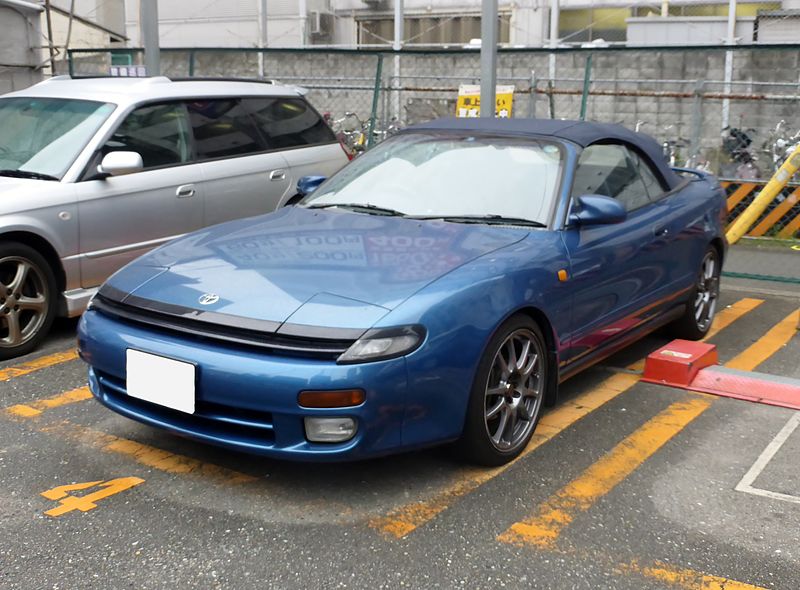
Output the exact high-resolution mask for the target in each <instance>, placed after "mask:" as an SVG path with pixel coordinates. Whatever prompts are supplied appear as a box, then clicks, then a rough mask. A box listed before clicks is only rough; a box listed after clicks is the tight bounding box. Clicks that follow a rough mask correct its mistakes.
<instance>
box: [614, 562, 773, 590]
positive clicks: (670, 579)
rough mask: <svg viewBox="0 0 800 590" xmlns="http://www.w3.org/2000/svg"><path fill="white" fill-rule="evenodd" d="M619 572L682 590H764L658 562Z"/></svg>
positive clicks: (634, 564) (634, 563)
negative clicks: (641, 576) (637, 575)
mask: <svg viewBox="0 0 800 590" xmlns="http://www.w3.org/2000/svg"><path fill="white" fill-rule="evenodd" d="M619 570H620V571H622V572H633V573H638V574H641V575H643V576H645V577H648V578H653V579H656V580H659V581H661V582H667V583H668V584H671V585H673V586H677V587H679V588H683V589H684V590H766V589H765V588H762V587H761V586H753V585H751V584H745V583H744V582H737V581H736V580H731V579H730V578H720V577H718V576H710V575H708V574H702V573H700V572H696V571H694V570H690V569H680V568H676V567H672V566H670V565H666V564H664V563H659V562H656V563H655V564H653V565H651V566H642V565H640V564H639V563H638V562H633V563H630V564H626V565H623V566H620V567H619Z"/></svg>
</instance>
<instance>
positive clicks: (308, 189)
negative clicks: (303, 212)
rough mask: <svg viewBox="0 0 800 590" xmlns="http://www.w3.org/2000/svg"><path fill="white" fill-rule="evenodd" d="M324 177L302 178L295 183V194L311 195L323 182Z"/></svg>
mask: <svg viewBox="0 0 800 590" xmlns="http://www.w3.org/2000/svg"><path fill="white" fill-rule="evenodd" d="M325 180H326V177H325V176H303V177H302V178H301V179H300V180H298V181H297V194H298V195H302V196H304V197H305V196H306V195H310V194H311V193H313V192H314V191H315V190H317V188H318V187H319V185H321V184H322V183H323V182H325Z"/></svg>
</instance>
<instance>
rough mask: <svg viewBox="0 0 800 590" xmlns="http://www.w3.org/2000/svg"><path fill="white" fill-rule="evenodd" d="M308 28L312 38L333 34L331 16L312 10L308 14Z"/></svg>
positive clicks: (327, 13)
mask: <svg viewBox="0 0 800 590" xmlns="http://www.w3.org/2000/svg"><path fill="white" fill-rule="evenodd" d="M308 28H309V32H310V33H311V35H312V36H313V37H327V36H329V35H330V34H331V33H332V32H333V15H332V14H330V13H329V12H321V11H319V10H312V11H311V12H309V14H308Z"/></svg>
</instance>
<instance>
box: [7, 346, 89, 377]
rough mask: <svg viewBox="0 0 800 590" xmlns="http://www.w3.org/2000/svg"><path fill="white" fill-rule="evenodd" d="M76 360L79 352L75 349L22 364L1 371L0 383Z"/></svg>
mask: <svg viewBox="0 0 800 590" xmlns="http://www.w3.org/2000/svg"><path fill="white" fill-rule="evenodd" d="M76 358H78V351H77V350H74V349H73V350H67V351H64V352H57V353H55V354H50V355H47V356H43V357H40V358H38V359H33V360H32V361H28V362H26V363H22V364H21V365H16V366H14V367H8V368H6V369H0V381H9V380H10V379H14V378H15V377H21V376H22V375H27V374H28V373H33V372H34V371H39V370H40V369H46V368H47V367H52V366H53V365H59V364H61V363H66V362H67V361H72V360H75V359H76Z"/></svg>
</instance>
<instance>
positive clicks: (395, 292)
mask: <svg viewBox="0 0 800 590" xmlns="http://www.w3.org/2000/svg"><path fill="white" fill-rule="evenodd" d="M564 148H565V151H566V164H565V179H564V182H562V187H563V188H562V193H561V194H560V196H559V202H558V203H557V206H556V208H555V212H554V219H553V227H552V228H551V229H529V228H520V227H502V226H486V225H467V224H456V223H446V222H442V221H420V220H413V219H405V218H398V217H386V216H377V215H364V214H359V213H355V212H349V211H344V210H336V209H319V210H308V209H304V208H302V207H290V208H286V209H283V210H281V211H278V212H276V213H273V214H270V215H267V216H263V217H258V218H254V219H249V220H242V221H237V222H231V223H227V224H224V225H221V226H217V227H214V228H209V229H206V230H203V231H200V232H197V233H194V234H191V235H189V236H187V237H185V238H182V239H180V240H177V241H175V242H173V243H170V244H168V245H166V246H164V247H162V248H159V249H157V250H155V251H153V252H151V253H150V254H148V255H146V256H144V257H142V258H140V259H139V260H138V261H136V262H134V263H133V264H131V265H129V266H128V267H127V268H125V269H123V270H122V271H120V272H119V273H117V274H116V275H114V276H113V277H112V278H111V279H109V281H108V285H109V286H111V287H113V288H114V289H117V290H118V291H122V292H124V293H132V294H133V295H135V296H136V297H139V298H143V299H147V300H152V301H158V302H161V303H167V304H172V305H177V306H181V307H184V308H188V309H193V310H198V311H200V310H210V311H215V312H221V313H225V314H230V315H234V316H240V317H244V318H253V319H259V320H267V321H269V322H275V323H276V325H280V324H282V323H284V322H286V323H291V324H300V325H306V326H317V327H325V328H347V329H351V330H352V329H356V330H366V329H369V328H373V327H378V328H379V327H391V326H402V325H409V324H420V325H422V326H424V327H425V329H426V331H427V336H426V339H425V341H424V342H423V344H422V345H421V346H420V347H419V348H418V349H417V350H415V351H414V352H413V353H411V354H409V355H407V356H405V357H402V358H397V359H393V360H388V361H380V362H372V363H362V364H353V365H338V364H336V363H335V362H334V361H326V360H312V359H303V358H293V357H289V356H279V355H270V354H266V353H264V352H259V351H257V350H254V349H251V348H245V347H238V346H236V345H228V344H221V343H218V342H212V341H198V340H189V339H188V338H187V337H184V336H181V335H178V334H175V333H171V332H168V331H157V330H154V329H150V328H144V327H141V326H138V325H134V324H132V323H128V322H123V321H119V320H116V319H113V318H110V317H108V316H105V315H104V314H102V313H100V312H98V311H96V310H89V311H87V312H86V313H85V314H84V316H83V318H82V319H81V322H80V325H79V348H80V351H81V355H82V356H83V358H84V359H85V360H86V361H87V362H88V363H89V364H90V365H91V373H90V385H91V387H92V391H93V393H94V394H95V396H96V397H97V398H98V399H99V400H100V401H101V402H102V403H104V404H106V405H107V406H108V407H110V408H111V409H113V410H115V411H117V412H119V413H121V414H124V415H126V416H129V417H131V418H134V419H137V420H140V421H142V422H145V423H148V424H152V425H154V426H159V427H163V428H166V429H169V430H171V431H173V432H176V433H179V434H184V435H187V436H192V437H194V438H198V439H200V440H204V441H206V442H210V443H214V444H220V445H224V446H229V447H232V448H236V449H241V450H246V451H249V452H254V453H261V454H265V455H270V456H276V457H286V458H295V459H308V460H325V459H330V460H341V459H354V458H362V457H368V456H375V455H380V454H385V453H390V452H396V451H399V450H403V449H412V448H418V447H422V446H427V445H432V444H437V443H441V442H446V441H450V440H454V439H456V438H458V436H459V435H460V433H461V430H462V427H463V424H464V417H465V414H466V405H467V399H468V395H469V391H470V387H471V384H472V382H473V379H474V376H475V371H476V366H477V364H478V361H479V359H480V357H481V355H482V353H483V350H484V347H485V346H486V343H487V341H488V340H489V338H490V337H491V335H492V333H493V332H494V331H495V330H496V328H497V327H498V325H499V324H501V323H502V322H503V321H504V320H505V319H506V318H508V317H509V316H511V315H513V314H514V313H517V312H519V311H521V310H524V311H526V312H532V313H536V314H537V315H538V317H540V318H542V321H544V322H545V325H544V326H543V328H544V331H545V333H546V337H547V338H548V341H549V342H548V344H549V345H550V348H551V349H552V358H553V360H554V362H556V363H557V366H558V368H559V371H560V373H561V374H562V375H564V374H567V373H568V372H569V371H570V369H571V368H572V367H576V366H578V365H577V363H580V362H587V360H591V359H594V358H599V357H600V355H602V354H603V353H604V352H605V351H606V350H607V348H603V346H604V345H609V344H610V343H613V342H614V341H618V340H620V339H621V338H623V337H624V336H625V335H627V334H630V333H631V331H632V330H635V329H637V328H641V327H642V326H643V325H645V323H646V322H647V321H648V320H652V319H653V318H655V317H656V316H658V314H662V313H665V312H666V311H668V310H670V309H674V308H675V307H676V306H679V305H681V304H682V303H683V302H684V300H685V299H686V298H687V297H688V293H689V290H690V289H691V287H692V285H693V282H694V278H695V275H696V272H697V270H698V269H699V266H700V261H701V259H702V256H703V254H704V252H705V249H706V248H707V247H708V244H710V243H712V241H713V240H720V243H721V244H723V245H724V237H723V227H722V225H721V213H720V212H721V210H722V209H723V208H724V194H723V192H722V190H721V189H720V188H719V186H718V184H717V183H716V181H715V180H713V178H712V179H709V178H701V177H698V178H697V179H696V180H694V181H691V182H687V183H685V184H684V185H681V186H679V187H678V188H677V189H676V190H675V191H673V192H672V193H670V194H667V195H666V196H664V197H663V198H662V199H661V200H659V201H658V202H657V203H655V204H652V205H649V206H646V207H643V208H641V209H639V210H637V211H634V212H632V213H630V214H628V216H627V219H625V220H624V221H622V222H620V223H608V224H602V225H575V224H570V223H567V219H568V217H569V216H568V212H569V190H568V187H569V186H570V185H571V182H570V178H571V174H572V171H571V169H572V168H573V167H574V163H575V161H576V158H577V156H578V153H579V149H578V148H577V147H576V146H574V145H573V144H571V143H569V142H564ZM612 213H613V212H612ZM665 228H666V229H667V230H668V231H666V232H664V231H663V230H664V229H665ZM562 269H564V270H567V272H568V274H569V280H568V281H566V282H561V281H559V280H558V278H557V273H558V271H559V270H562ZM204 293H214V294H217V295H219V296H220V300H219V301H218V302H217V303H216V304H214V305H211V306H202V305H200V304H199V302H198V299H199V297H200V296H201V295H203V294H204ZM128 348H134V349H137V350H143V351H146V352H150V353H153V354H159V355H163V356H167V357H170V358H176V359H179V360H184V361H188V362H192V363H195V364H196V366H197V367H198V377H197V385H196V387H197V400H198V404H209V403H210V404H217V405H220V406H227V407H230V408H235V409H236V410H238V411H239V413H238V414H237V415H236V416H234V417H231V416H228V417H227V418H225V419H226V420H228V421H229V422H230V421H237V420H238V421H239V422H242V423H248V421H249V426H252V428H251V429H250V430H248V431H246V433H245V434H242V432H244V431H236V432H234V431H232V430H231V431H228V430H225V429H224V428H223V427H222V426H221V425H222V424H223V422H221V421H208V420H199V419H195V418H194V417H192V416H191V415H188V414H180V413H178V412H172V411H167V410H163V409H161V408H160V407H158V406H155V405H151V404H143V403H137V402H134V401H132V400H131V399H130V398H128V397H127V396H125V395H124V383H125V354H126V352H125V351H126V349H128ZM98 376H103V377H104V378H105V379H106V383H107V385H105V386H102V387H101V386H100V384H99V383H98ZM353 387H359V388H363V389H365V390H366V392H367V398H366V402H365V403H364V404H362V405H361V406H359V407H357V408H348V409H346V410H336V409H326V410H308V409H301V408H300V407H299V406H298V405H297V402H296V399H297V394H298V392H299V391H301V390H304V389H316V388H319V389H339V388H344V389H347V388H353ZM115 388H116V389H115ZM214 407H217V406H214ZM251 414H252V417H251V418H248V416H250V415H251ZM314 414H318V415H334V416H351V417H354V418H356V419H357V421H358V425H359V431H358V435H357V436H356V438H355V439H353V440H352V441H349V442H347V443H343V444H336V445H327V444H313V443H309V442H307V441H306V440H305V437H304V433H303V421H302V418H303V416H309V415H314ZM237 416H238V417H237ZM251 431H252V432H256V433H257V434H255V435H254V434H252V432H251ZM259 432H262V433H263V435H259V434H258V433H259Z"/></svg>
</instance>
